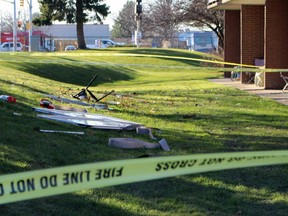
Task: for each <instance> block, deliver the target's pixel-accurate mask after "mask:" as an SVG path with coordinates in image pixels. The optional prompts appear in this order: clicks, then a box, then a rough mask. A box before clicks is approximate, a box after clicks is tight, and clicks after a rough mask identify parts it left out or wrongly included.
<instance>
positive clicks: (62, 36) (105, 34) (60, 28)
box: [43, 24, 110, 50]
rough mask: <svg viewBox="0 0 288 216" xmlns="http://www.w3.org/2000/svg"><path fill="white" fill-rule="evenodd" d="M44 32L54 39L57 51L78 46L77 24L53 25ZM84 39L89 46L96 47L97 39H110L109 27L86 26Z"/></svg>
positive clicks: (106, 25)
mask: <svg viewBox="0 0 288 216" xmlns="http://www.w3.org/2000/svg"><path fill="white" fill-rule="evenodd" d="M43 31H44V33H45V34H47V35H49V36H52V37H53V39H54V41H55V45H56V49H57V50H59V49H60V50H62V49H63V47H65V45H68V44H69V45H70V44H73V45H77V44H75V43H77V31H76V24H53V25H51V26H47V27H45V29H44V30H43ZM84 37H85V42H86V45H88V46H89V45H91V44H92V45H94V44H95V40H97V39H103V38H110V32H109V25H108V24H105V25H99V24H84ZM60 46H61V47H60Z"/></svg>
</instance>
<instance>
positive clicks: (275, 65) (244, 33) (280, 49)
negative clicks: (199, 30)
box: [208, 0, 288, 89]
mask: <svg viewBox="0 0 288 216" xmlns="http://www.w3.org/2000/svg"><path fill="white" fill-rule="evenodd" d="M208 8H209V9H217V10H225V45H224V50H225V55H224V60H225V61H227V62H234V63H241V64H249V65H255V62H263V63H264V64H265V68H271V69H287V68H288V0H210V1H209V3H208ZM226 75H227V74H226ZM248 79H249V77H248V75H247V74H246V73H242V76H241V82H242V83H247V81H248ZM284 85H285V82H284V80H283V79H282V78H281V76H280V73H264V76H263V86H264V88H265V89H282V88H283V86H284Z"/></svg>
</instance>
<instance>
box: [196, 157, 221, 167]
mask: <svg viewBox="0 0 288 216" xmlns="http://www.w3.org/2000/svg"><path fill="white" fill-rule="evenodd" d="M224 160H225V158H209V159H204V160H203V161H202V162H201V163H200V164H199V166H203V165H211V164H219V163H222V162H223V161H224Z"/></svg>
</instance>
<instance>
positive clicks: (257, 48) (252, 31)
mask: <svg viewBox="0 0 288 216" xmlns="http://www.w3.org/2000/svg"><path fill="white" fill-rule="evenodd" d="M264 9H265V7H264V6H262V5H242V8H241V30H242V31H241V63H242V64H249V65H254V62H255V59H256V58H258V59H261V58H262V59H263V58H264V17H265V16H264V11H265V10H264ZM248 80H249V76H248V75H247V74H246V73H242V76H241V82H242V83H246V82H247V81H248Z"/></svg>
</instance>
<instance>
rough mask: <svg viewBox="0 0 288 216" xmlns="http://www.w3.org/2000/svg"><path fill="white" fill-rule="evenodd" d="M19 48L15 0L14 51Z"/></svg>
mask: <svg viewBox="0 0 288 216" xmlns="http://www.w3.org/2000/svg"><path fill="white" fill-rule="evenodd" d="M16 50H17V19H16V0H14V19H13V52H16Z"/></svg>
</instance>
